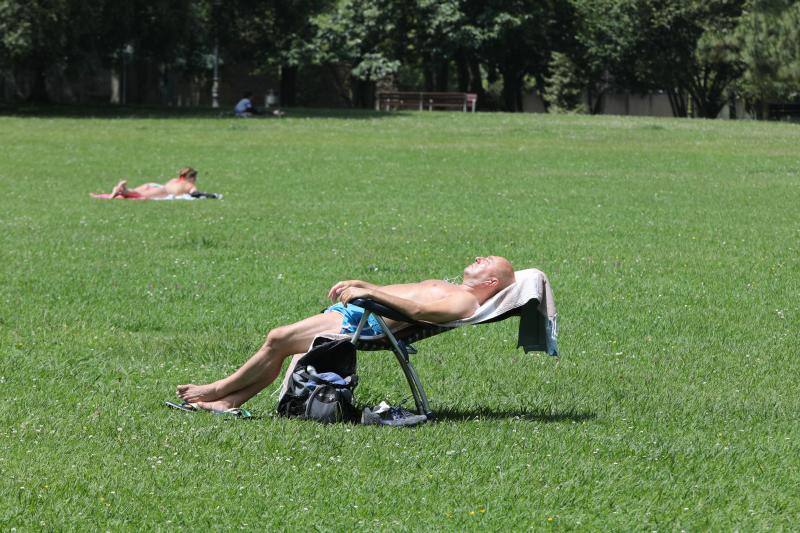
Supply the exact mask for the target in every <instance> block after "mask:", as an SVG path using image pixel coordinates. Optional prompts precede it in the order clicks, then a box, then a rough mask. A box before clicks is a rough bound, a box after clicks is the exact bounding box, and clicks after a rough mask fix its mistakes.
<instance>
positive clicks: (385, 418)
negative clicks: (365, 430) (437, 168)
mask: <svg viewBox="0 0 800 533" xmlns="http://www.w3.org/2000/svg"><path fill="white" fill-rule="evenodd" d="M427 421H428V417H427V416H425V415H417V414H414V413H412V412H411V411H407V410H405V409H402V408H400V407H390V408H389V409H385V408H382V406H378V408H377V409H376V410H375V411H373V410H372V409H370V408H369V407H365V408H364V410H363V411H362V412H361V423H362V424H366V425H376V426H378V425H379V426H417V425H419V424H424V423H425V422H427Z"/></svg>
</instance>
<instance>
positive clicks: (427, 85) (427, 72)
mask: <svg viewBox="0 0 800 533" xmlns="http://www.w3.org/2000/svg"><path fill="white" fill-rule="evenodd" d="M422 77H423V80H424V90H425V91H426V92H431V91H433V87H434V85H433V68H432V67H431V56H430V54H423V55H422Z"/></svg>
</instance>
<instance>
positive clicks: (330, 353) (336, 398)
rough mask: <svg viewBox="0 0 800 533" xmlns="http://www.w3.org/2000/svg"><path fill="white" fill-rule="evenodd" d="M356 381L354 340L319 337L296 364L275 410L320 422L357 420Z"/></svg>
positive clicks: (283, 414)
mask: <svg viewBox="0 0 800 533" xmlns="http://www.w3.org/2000/svg"><path fill="white" fill-rule="evenodd" d="M331 373H333V374H336V375H337V376H331ZM336 378H339V379H336ZM357 384H358V376H356V348H355V346H354V345H353V343H351V342H350V341H349V340H348V339H342V340H336V341H325V340H324V339H322V340H320V342H319V343H317V344H316V346H314V347H313V348H312V349H311V350H309V352H308V353H307V354H305V355H304V356H303V357H301V358H300V360H299V361H298V362H297V364H296V365H295V367H294V371H293V372H292V375H291V376H290V378H289V382H288V384H287V385H286V390H285V391H284V393H283V394H282V395H281V397H280V398H279V399H278V414H279V415H281V416H286V417H289V418H306V419H310V420H317V421H319V422H323V423H330V422H353V421H357V420H358V419H359V416H360V413H359V412H358V411H357V410H356V408H355V405H354V403H353V389H355V387H356V385H357Z"/></svg>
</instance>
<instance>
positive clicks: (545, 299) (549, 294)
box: [442, 268, 558, 355]
mask: <svg viewBox="0 0 800 533" xmlns="http://www.w3.org/2000/svg"><path fill="white" fill-rule="evenodd" d="M514 277H515V282H514V283H513V284H511V285H509V286H508V287H506V288H505V289H503V290H502V291H500V292H498V293H497V294H495V295H494V296H492V297H491V298H489V299H488V300H486V301H485V302H484V303H483V305H481V306H480V307H479V308H478V310H477V311H475V313H474V314H473V315H472V316H471V317H469V318H463V319H461V320H454V321H453V322H448V323H447V324H442V325H443V326H448V327H458V326H463V325H466V324H481V323H483V322H487V321H489V320H492V319H494V318H497V317H499V316H501V315H503V314H504V313H507V312H508V311H511V310H513V309H517V308H521V312H520V321H519V339H518V343H517V346H522V348H523V349H524V350H525V351H526V352H530V351H543V352H547V353H548V354H549V355H558V313H557V311H556V302H555V298H554V297H553V290H552V288H551V287H550V280H548V279H547V275H546V274H545V273H544V272H542V271H541V270H538V269H535V268H529V269H526V270H520V271H517V272H515V273H514ZM531 300H536V302H538V304H537V306H536V307H535V308H534V307H532V306H529V305H527V304H528V303H529V302H530V301H531Z"/></svg>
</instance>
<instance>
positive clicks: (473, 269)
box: [464, 255, 499, 279]
mask: <svg viewBox="0 0 800 533" xmlns="http://www.w3.org/2000/svg"><path fill="white" fill-rule="evenodd" d="M498 259H499V258H498V257H497V256H494V255H490V256H488V257H476V258H475V261H474V262H472V263H470V264H469V265H467V267H466V268H465V269H464V278H472V279H486V278H489V277H491V275H492V273H493V272H494V266H495V264H496V262H497V260H498Z"/></svg>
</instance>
